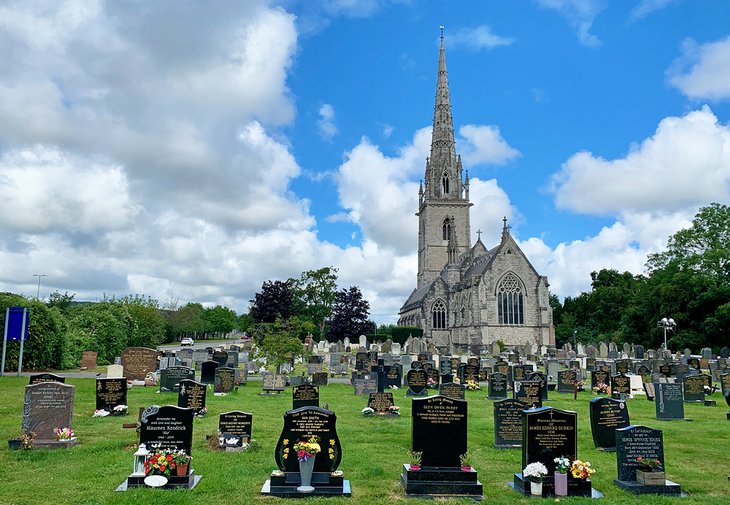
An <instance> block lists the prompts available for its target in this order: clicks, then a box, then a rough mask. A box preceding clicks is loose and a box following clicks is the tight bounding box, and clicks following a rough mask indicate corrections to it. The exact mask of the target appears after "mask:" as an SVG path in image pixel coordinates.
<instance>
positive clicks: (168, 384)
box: [160, 366, 195, 393]
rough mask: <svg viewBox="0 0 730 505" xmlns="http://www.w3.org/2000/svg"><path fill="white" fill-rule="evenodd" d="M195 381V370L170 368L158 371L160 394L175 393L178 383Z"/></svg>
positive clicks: (181, 367) (182, 367)
mask: <svg viewBox="0 0 730 505" xmlns="http://www.w3.org/2000/svg"><path fill="white" fill-rule="evenodd" d="M184 379H188V380H195V370H193V369H192V368H188V367H186V366H171V367H167V368H165V369H164V370H162V371H160V392H162V393H166V392H172V391H174V392H177V391H178V390H179V389H180V381H181V380H184Z"/></svg>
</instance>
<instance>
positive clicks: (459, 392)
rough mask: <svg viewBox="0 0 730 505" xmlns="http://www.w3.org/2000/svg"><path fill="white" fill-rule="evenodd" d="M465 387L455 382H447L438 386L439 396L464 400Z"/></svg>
mask: <svg viewBox="0 0 730 505" xmlns="http://www.w3.org/2000/svg"><path fill="white" fill-rule="evenodd" d="M465 392H466V386H464V385H463V384H457V383H455V382H447V383H445V384H441V386H439V394H440V395H443V396H446V397H448V398H454V399H456V400H464V399H465V398H466V393H465Z"/></svg>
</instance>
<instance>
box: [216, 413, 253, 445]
mask: <svg viewBox="0 0 730 505" xmlns="http://www.w3.org/2000/svg"><path fill="white" fill-rule="evenodd" d="M252 424H253V414H248V413H246V412H241V411H240V410H234V411H231V412H224V413H222V414H221V415H220V416H219V417H218V431H219V432H220V433H231V434H233V435H238V436H239V437H241V438H242V439H250V438H251V426H252Z"/></svg>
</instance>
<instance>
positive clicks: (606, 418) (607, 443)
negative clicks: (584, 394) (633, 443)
mask: <svg viewBox="0 0 730 505" xmlns="http://www.w3.org/2000/svg"><path fill="white" fill-rule="evenodd" d="M590 412H591V432H592V433H593V443H594V444H595V446H596V449H601V450H604V451H615V450H616V430H617V429H620V428H626V427H627V426H629V424H630V422H629V409H628V407H627V405H626V402H625V401H624V400H614V399H612V398H593V399H592V400H591V402H590Z"/></svg>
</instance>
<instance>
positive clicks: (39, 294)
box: [33, 274, 48, 300]
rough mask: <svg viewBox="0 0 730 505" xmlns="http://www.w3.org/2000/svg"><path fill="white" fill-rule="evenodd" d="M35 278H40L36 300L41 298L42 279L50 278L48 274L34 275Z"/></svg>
mask: <svg viewBox="0 0 730 505" xmlns="http://www.w3.org/2000/svg"><path fill="white" fill-rule="evenodd" d="M33 277H38V291H36V294H35V297H36V300H40V298H41V277H48V276H47V275H46V274H33Z"/></svg>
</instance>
